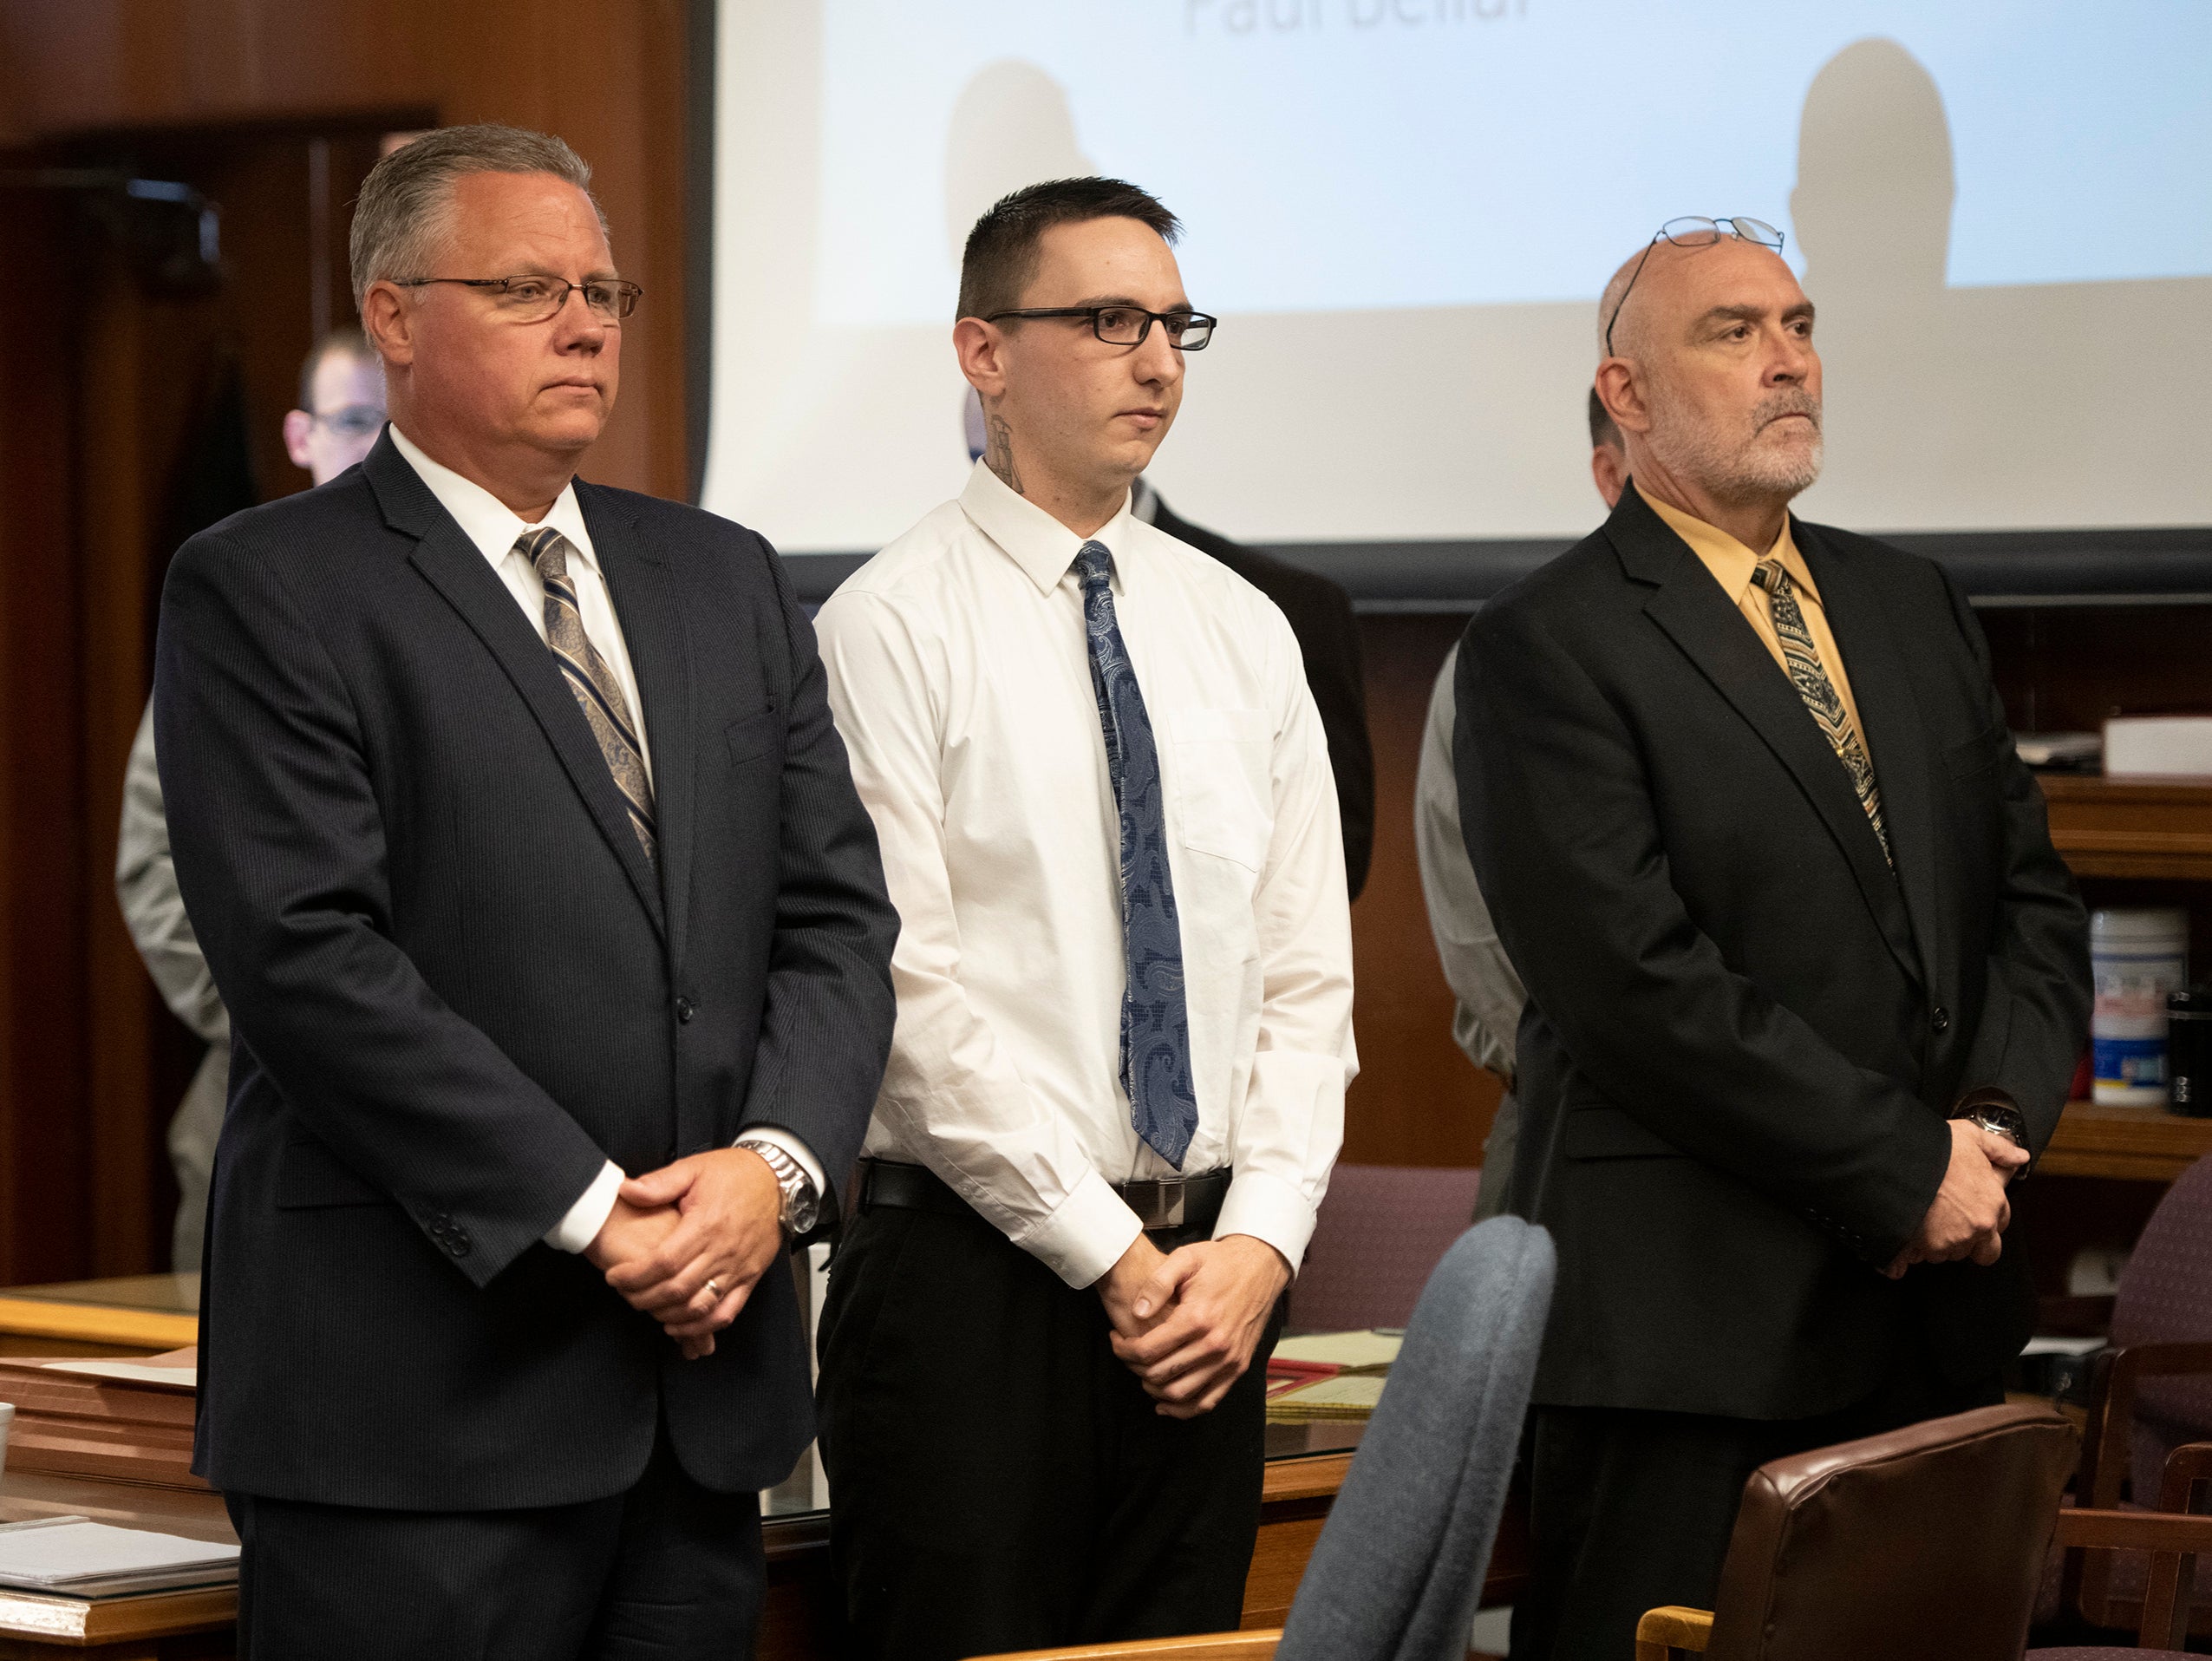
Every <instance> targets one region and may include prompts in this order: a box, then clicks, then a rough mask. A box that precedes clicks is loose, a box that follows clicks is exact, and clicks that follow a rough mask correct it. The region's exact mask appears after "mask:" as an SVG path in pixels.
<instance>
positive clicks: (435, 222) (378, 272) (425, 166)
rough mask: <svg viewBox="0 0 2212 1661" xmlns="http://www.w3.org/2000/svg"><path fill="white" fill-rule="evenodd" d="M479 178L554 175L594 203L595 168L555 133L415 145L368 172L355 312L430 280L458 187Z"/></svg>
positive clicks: (358, 215) (355, 246)
mask: <svg viewBox="0 0 2212 1661" xmlns="http://www.w3.org/2000/svg"><path fill="white" fill-rule="evenodd" d="M469 173H551V174H552V175H553V177H555V178H556V179H564V180H567V181H568V182H569V183H570V184H571V185H574V186H576V187H577V189H578V190H580V191H582V192H583V193H584V194H585V195H586V196H591V163H589V162H588V161H586V160H584V158H583V157H582V156H580V155H578V154H577V153H576V152H575V151H573V150H571V149H570V148H569V147H568V146H567V145H566V144H565V143H564V142H563V141H561V140H559V139H557V138H555V137H554V136H553V135H552V134H550V133H532V132H531V131H530V130H529V129H527V128H520V127H497V126H493V125H490V124H488V123H487V124H484V125H480V126H475V127H441V128H438V129H437V130H436V131H434V132H430V133H425V134H423V135H422V136H421V138H419V139H413V140H410V141H408V142H407V143H405V144H403V145H401V147H399V148H398V149H396V150H395V151H393V152H392V153H391V154H389V155H388V156H386V157H384V158H383V160H381V161H379V162H378V163H377V164H376V165H375V167H371V168H370V169H369V177H368V178H367V179H365V180H362V186H361V194H360V196H359V197H358V198H356V200H355V202H354V209H353V232H352V234H351V236H350V237H349V239H347V247H346V252H347V254H348V257H349V259H350V261H351V264H352V266H353V303H354V306H355V308H356V310H358V309H359V308H360V306H361V304H362V301H363V300H364V299H366V298H368V294H369V284H371V283H375V282H382V281H383V280H385V279H387V278H402V277H427V276H429V275H431V271H430V266H431V264H432V262H433V261H434V259H435V258H436V256H437V252H438V248H439V245H440V243H441V242H443V241H444V239H445V236H446V231H447V214H448V213H449V211H450V209H451V207H452V204H453V185H454V182H455V181H456V180H460V179H461V178H463V177H465V176H466V175H467V174H469ZM591 207H592V211H593V212H594V213H597V214H598V216H599V229H600V231H601V232H602V233H606V232H607V213H606V210H605V209H604V208H603V207H601V206H599V199H598V198H597V197H596V196H592V197H591ZM609 239H610V241H611V240H612V238H611V236H610V238H609ZM470 275H473V276H506V275H507V273H506V272H504V271H496V272H483V271H478V272H472V273H470Z"/></svg>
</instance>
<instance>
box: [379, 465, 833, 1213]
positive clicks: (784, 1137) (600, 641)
mask: <svg viewBox="0 0 2212 1661" xmlns="http://www.w3.org/2000/svg"><path fill="white" fill-rule="evenodd" d="M391 434H392V445H393V448H395V449H397V450H398V451H399V453H400V454H401V455H402V456H404V457H406V458H407V462H408V466H409V467H411V468H414V470H415V472H416V473H417V474H419V475H421V480H422V482H423V483H424V484H426V485H427V486H428V487H430V494H432V495H434V496H435V497H436V498H437V499H438V505H439V506H440V507H443V508H444V509H445V510H446V511H447V513H451V514H452V515H453V520H454V522H455V523H456V524H458V525H459V526H460V528H461V533H462V534H463V535H465V536H466V537H467V538H468V539H469V540H470V541H471V542H473V543H474V544H475V545H476V546H477V549H478V551H479V552H480V553H482V554H483V556H484V557H485V559H488V560H489V561H491V565H492V569H493V571H494V572H498V573H499V580H500V581H501V582H503V583H505V584H506V585H507V590H508V592H510V593H512V595H513V596H514V601H515V604H516V605H519V606H520V607H521V608H522V614H523V615H524V616H525V617H526V618H529V619H530V626H531V627H532V628H533V629H535V630H537V631H538V638H539V639H540V640H543V639H544V638H545V579H544V578H542V577H540V576H539V575H538V567H537V566H534V565H532V564H531V562H530V561H529V560H528V559H525V558H524V557H523V555H522V553H521V552H520V551H519V549H517V548H516V546H515V543H516V541H517V540H518V539H519V538H520V537H521V536H522V535H523V533H525V532H528V531H534V530H536V529H538V526H539V525H550V526H552V527H553V528H554V529H555V530H557V531H558V532H559V533H561V534H562V535H563V536H564V537H565V538H567V539H568V545H569V550H570V552H569V556H568V575H569V580H570V582H571V583H572V584H573V585H575V587H576V609H577V614H578V615H579V616H580V617H581V618H583V621H584V638H586V639H587V640H589V641H591V644H592V648H593V649H594V650H595V651H597V652H598V654H599V656H600V657H604V658H605V659H606V661H607V667H608V668H610V669H611V670H614V674H615V678H616V680H617V681H619V682H620V683H622V695H623V699H624V701H625V702H627V703H628V704H629V705H630V724H631V725H632V726H633V727H634V728H636V732H637V753H638V755H639V757H640V759H642V760H643V762H644V763H645V776H646V778H647V779H648V781H650V779H651V778H652V776H653V752H652V747H651V744H650V742H649V740H648V738H647V736H646V720H645V710H644V705H643V703H642V702H641V701H640V699H639V697H638V696H637V674H636V670H633V669H632V668H631V667H630V646H629V644H628V642H626V641H625V640H624V639H623V632H622V624H621V621H620V620H619V619H618V618H617V617H616V616H615V603H614V597H613V595H611V594H610V593H609V592H608V590H607V579H606V574H605V573H604V572H602V571H601V570H600V569H599V556H598V554H597V552H596V551H595V550H594V549H593V548H592V546H591V531H590V530H588V529H587V528H586V527H585V526H584V510H583V508H582V507H578V506H577V500H576V487H575V486H574V485H573V484H570V485H564V486H563V487H561V494H559V495H558V497H556V498H555V499H554V501H553V505H552V507H551V509H550V510H548V512H547V513H546V514H545V518H544V519H542V520H538V524H536V525H533V524H532V523H531V522H530V521H529V520H525V519H523V518H522V517H521V516H520V515H519V514H518V513H515V512H514V510H513V509H512V508H510V507H508V506H507V505H506V503H505V502H503V501H501V500H499V498H498V497H497V496H494V495H493V494H492V493H491V492H490V491H488V490H486V489H485V488H484V487H483V486H481V485H480V484H478V483H476V482H475V481H473V480H471V479H465V478H463V477H462V476H461V475H460V474H458V473H455V472H454V471H453V469H452V468H449V467H447V466H445V465H444V464H443V463H441V462H438V461H432V460H431V459H430V458H429V457H428V456H427V455H426V454H423V452H422V450H421V448H419V447H418V446H417V445H416V444H415V443H414V441H413V440H411V439H410V438H408V435H406V434H405V433H403V432H401V430H400V429H399V427H398V426H397V424H396V423H395V424H394V426H393V427H392V428H391ZM743 1134H744V1135H747V1136H748V1137H753V1138H756V1139H758V1140H760V1141H770V1142H773V1143H774V1144H775V1145H776V1146H777V1147H779V1148H782V1149H783V1150H784V1151H785V1152H786V1153H788V1154H790V1155H791V1156H792V1158H793V1159H794V1160H796V1161H798V1162H799V1169H801V1170H802V1171H804V1172H806V1174H807V1176H808V1177H809V1178H810V1179H811V1180H812V1182H813V1184H814V1192H815V1193H826V1192H827V1191H828V1190H827V1188H826V1186H825V1184H824V1182H823V1180H822V1167H821V1165H820V1163H819V1161H817V1160H816V1159H815V1157H814V1155H813V1153H812V1150H811V1149H809V1148H807V1146H806V1143H805V1142H803V1141H800V1140H799V1138H798V1137H796V1136H794V1135H792V1134H791V1133H790V1132H788V1131H786V1130H780V1129H778V1128H774V1127H772V1126H767V1125H762V1126H759V1127H755V1128H747V1130H746V1131H745V1132H744V1133H743ZM622 1184H623V1169H622V1167H620V1166H619V1165H617V1164H616V1163H615V1162H614V1161H612V1160H609V1161H607V1162H606V1164H605V1165H604V1166H602V1167H600V1170H599V1174H598V1175H597V1176H596V1177H594V1178H593V1179H592V1180H591V1187H588V1188H586V1189H585V1190H584V1193H583V1194H582V1195H581V1196H580V1197H579V1198H578V1199H577V1202H576V1203H575V1204H574V1205H573V1206H571V1207H569V1208H568V1212H567V1213H566V1214H565V1215H564V1216H563V1217H562V1219H561V1220H560V1221H559V1222H558V1223H556V1224H555V1225H554V1226H552V1227H551V1228H550V1229H548V1230H547V1231H546V1232H545V1244H546V1245H548V1246H554V1247H556V1248H558V1250H560V1251H563V1252H581V1251H583V1250H584V1247H585V1246H589V1245H591V1242H592V1241H593V1240H595V1239H597V1238H598V1234H599V1231H600V1230H601V1229H602V1228H604V1227H605V1226H606V1222H607V1217H608V1214H609V1213H610V1212H612V1211H613V1210H614V1208H615V1196H616V1194H617V1192H618V1191H619V1190H620V1189H621V1187H622Z"/></svg>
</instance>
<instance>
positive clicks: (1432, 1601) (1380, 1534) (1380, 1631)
mask: <svg viewBox="0 0 2212 1661" xmlns="http://www.w3.org/2000/svg"><path fill="white" fill-rule="evenodd" d="M1555 1269H1556V1258H1555V1257H1554V1255H1553V1252H1552V1248H1551V1237H1550V1235H1549V1234H1547V1233H1545V1232H1544V1231H1543V1229H1541V1228H1536V1227H1532V1226H1530V1225H1529V1224H1527V1223H1524V1222H1523V1221H1522V1220H1520V1219H1519V1218H1517V1217H1493V1218H1491V1220H1490V1221H1488V1222H1486V1223H1484V1224H1482V1225H1481V1226H1479V1227H1476V1228H1471V1229H1468V1230H1467V1231H1466V1232H1465V1233H1463V1234H1462V1235H1461V1236H1460V1237H1459V1240H1458V1244H1457V1245H1455V1246H1452V1249H1451V1250H1450V1251H1449V1252H1445V1254H1444V1261H1443V1262H1441V1263H1439V1265H1437V1267H1436V1272H1435V1273H1434V1274H1432V1275H1431V1276H1430V1277H1429V1282H1428V1285H1427V1286H1426V1288H1425V1289H1424V1290H1423V1291H1422V1292H1421V1296H1420V1301H1419V1303H1418V1304H1417V1305H1415V1306H1414V1309H1413V1318H1412V1319H1411V1320H1410V1321H1408V1322H1407V1324H1406V1342H1405V1344H1404V1346H1403V1347H1402V1348H1401V1349H1400V1351H1399V1355H1398V1359H1397V1361H1396V1363H1394V1364H1393V1366H1392V1367H1391V1370H1390V1383H1388V1385H1387V1386H1386V1387H1385V1389H1384V1390H1383V1394H1382V1403H1381V1405H1380V1406H1379V1407H1378V1408H1377V1409H1375V1416H1374V1419H1373V1420H1372V1421H1371V1422H1369V1424H1368V1426H1367V1434H1366V1435H1363V1436H1362V1437H1361V1438H1360V1451H1359V1453H1358V1454H1357V1455H1355V1456H1354V1459H1353V1461H1352V1468H1351V1470H1350V1471H1349V1472H1348V1473H1347V1475H1346V1476H1345V1479H1344V1486H1343V1488H1342V1490H1341V1492H1340V1493H1339V1494H1338V1495H1337V1497H1336V1503H1335V1505H1334V1507H1332V1508H1331V1510H1330V1512H1329V1515H1328V1524H1327V1526H1326V1527H1323V1528H1322V1530H1321V1539H1320V1540H1318V1541H1317V1542H1316V1543H1315V1547H1314V1553H1313V1556H1312V1558H1311V1559H1310V1560H1308V1563H1307V1565H1306V1575H1305V1579H1303V1580H1302V1582H1300V1584H1299V1587H1298V1596H1297V1598H1296V1599H1295V1601H1294V1602H1293V1603H1292V1604H1291V1606H1290V1616H1289V1620H1287V1621H1286V1622H1285V1623H1284V1625H1283V1629H1282V1646H1281V1648H1279V1649H1278V1650H1277V1651H1276V1655H1277V1657H1278V1658H1279V1661H1462V1658H1464V1657H1465V1654H1466V1652H1467V1632H1468V1628H1469V1626H1470V1625H1471V1623H1472V1622H1473V1619H1474V1614H1475V1603H1476V1599H1477V1598H1478V1596H1479V1595H1480V1592H1481V1590H1482V1579H1483V1573H1484V1569H1485V1568H1486V1567H1487V1566H1489V1562H1490V1549H1491V1542H1492V1540H1493V1539H1494V1538H1495V1537H1496V1535H1497V1533H1498V1514H1499V1513H1500V1512H1501V1511H1502V1510H1503V1509H1504V1505H1505V1488H1506V1484H1507V1483H1508V1482H1509V1481H1511V1479H1512V1475H1513V1459H1514V1454H1515V1451H1516V1450H1517V1448H1518V1446H1519V1443H1520V1439H1521V1422H1522V1420H1523V1418H1524V1416H1525V1415H1526V1414H1527V1412H1528V1406H1529V1390H1530V1387H1531V1385H1533V1384H1534V1383H1535V1382H1536V1364H1537V1350H1538V1349H1539V1348H1540V1347H1541V1345H1542V1344H1543V1323H1544V1316H1545V1314H1546V1312H1547V1311H1549V1310H1550V1307H1551V1282H1552V1276H1553V1273H1554V1272H1555Z"/></svg>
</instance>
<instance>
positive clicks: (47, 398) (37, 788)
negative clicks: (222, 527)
mask: <svg viewBox="0 0 2212 1661" xmlns="http://www.w3.org/2000/svg"><path fill="white" fill-rule="evenodd" d="M0 213H5V214H6V216H7V219H8V224H9V229H10V249H9V260H10V271H11V272H12V274H13V276H14V278H15V279H16V294H17V295H18V296H19V297H21V298H24V299H25V300H26V301H27V303H29V304H31V305H32V306H33V308H34V311H33V312H32V314H29V315H26V316H24V317H21V318H19V319H18V327H17V328H16V329H15V330H13V331H12V333H11V337H10V343H9V371H10V387H9V395H8V396H6V397H5V398H0V496H4V499H5V500H6V502H7V511H6V512H5V513H0V715H3V716H4V719H0V1285H7V1284H19V1283H22V1282H24V1281H34V1280H53V1279H62V1278H67V1277H69V1275H71V1274H74V1273H75V1272H78V1271H79V1269H80V1268H81V1266H82V1264H83V1263H84V1261H85V1260H86V1252H87V1243H88V1237H89V1233H90V1215H89V1211H90V1207H89V1203H88V1202H89V1199H90V1189H89V1185H88V1180H87V1159H88V1153H87V1149H88V1141H89V1137H88V1128H87V1123H86V1115H85V1088H84V1078H83V1074H82V1069H81V1067H80V1065H79V1057H80V1056H81V1054H82V1044H83V1035H84V1033H85V1030H86V1024H85V1011H84V1007H83V1000H82V985H83V962H82V938H83V936H82V930H81V929H80V927H79V926H78V897H79V894H80V893H81V886H80V873H81V871H82V858H83V850H84V846H85V840H84V836H83V826H82V807H81V801H82V794H81V791H80V789H79V782H80V777H81V773H82V749H81V746H80V742H79V737H78V730H77V723H78V687H77V682H76V653H77V632H78V631H77V609H78V603H77V594H76V574H75V557H74V556H75V528H74V522H73V513H72V506H73V504H72V501H71V494H70V493H71V486H72V481H73V475H74V473H75V467H74V460H73V458H74V452H75V445H74V442H73V432H74V428H75V402H76V398H75V395H76V383H75V377H74V376H73V375H72V373H71V353H72V336H73V334H74V332H75V304H74V298H73V297H74V296H75V292H76V289H77V283H76V277H77V273H76V272H75V270H74V269H73V268H72V265H71V262H70V259H69V245H70V239H69V219H70V213H69V206H68V205H67V204H65V203H62V202H59V201H56V200H55V199H53V198H51V197H48V196H44V195H42V194H39V193H30V192H26V191H16V190H0Z"/></svg>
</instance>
